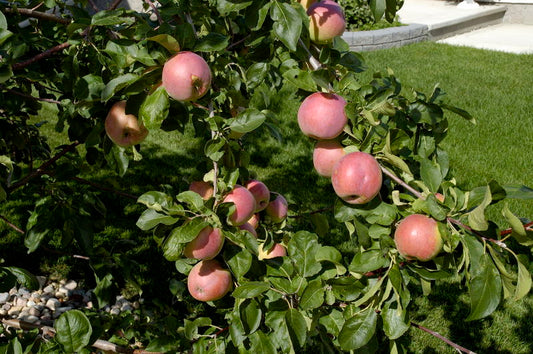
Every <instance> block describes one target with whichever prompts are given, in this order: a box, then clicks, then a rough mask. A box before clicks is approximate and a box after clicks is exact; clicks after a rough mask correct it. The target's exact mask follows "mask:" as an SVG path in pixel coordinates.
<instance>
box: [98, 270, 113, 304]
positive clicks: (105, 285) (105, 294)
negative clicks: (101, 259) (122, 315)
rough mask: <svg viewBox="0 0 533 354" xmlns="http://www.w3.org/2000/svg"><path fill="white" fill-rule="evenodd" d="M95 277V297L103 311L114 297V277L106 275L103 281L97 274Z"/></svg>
mask: <svg viewBox="0 0 533 354" xmlns="http://www.w3.org/2000/svg"><path fill="white" fill-rule="evenodd" d="M94 276H95V278H96V287H95V288H94V295H95V296H96V300H97V302H98V308H100V309H101V308H102V307H104V306H105V305H108V304H109V303H110V301H111V297H112V295H113V293H112V288H113V275H112V274H106V275H105V276H104V277H103V278H102V279H100V278H98V276H97V275H96V274H95V275H94Z"/></svg>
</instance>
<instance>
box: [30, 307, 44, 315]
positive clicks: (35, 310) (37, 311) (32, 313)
mask: <svg viewBox="0 0 533 354" xmlns="http://www.w3.org/2000/svg"><path fill="white" fill-rule="evenodd" d="M28 314H29V315H31V316H40V315H41V311H39V310H38V309H37V308H36V307H32V308H31V309H29V310H28Z"/></svg>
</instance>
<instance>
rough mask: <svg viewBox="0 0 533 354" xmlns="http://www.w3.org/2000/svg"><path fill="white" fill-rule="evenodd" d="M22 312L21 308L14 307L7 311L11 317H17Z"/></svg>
mask: <svg viewBox="0 0 533 354" xmlns="http://www.w3.org/2000/svg"><path fill="white" fill-rule="evenodd" d="M21 310H22V308H21V307H18V306H13V307H12V308H10V309H9V311H7V314H8V315H9V316H13V317H17V316H18V315H19V314H20V311H21Z"/></svg>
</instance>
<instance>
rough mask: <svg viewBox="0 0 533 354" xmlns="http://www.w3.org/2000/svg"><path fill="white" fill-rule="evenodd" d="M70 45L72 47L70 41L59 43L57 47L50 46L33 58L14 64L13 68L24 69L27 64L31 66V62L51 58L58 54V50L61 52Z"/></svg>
mask: <svg viewBox="0 0 533 354" xmlns="http://www.w3.org/2000/svg"><path fill="white" fill-rule="evenodd" d="M68 47H70V43H68V42H65V43H61V44H58V45H56V46H55V47H52V48H50V49H48V50H45V51H44V52H42V53H40V54H37V55H36V56H34V57H33V58H30V59H28V60H25V61H23V62H20V63H16V64H13V66H12V69H13V70H20V69H24V68H25V67H27V66H29V65H31V64H33V63H35V62H37V61H39V60H41V59H46V58H49V57H51V56H52V55H54V54H56V53H57V52H60V51H62V50H63V49H66V48H68Z"/></svg>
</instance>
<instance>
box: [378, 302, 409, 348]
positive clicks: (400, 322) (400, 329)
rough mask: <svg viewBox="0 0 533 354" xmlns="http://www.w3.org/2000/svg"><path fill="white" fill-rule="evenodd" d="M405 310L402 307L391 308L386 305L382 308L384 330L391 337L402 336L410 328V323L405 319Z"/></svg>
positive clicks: (392, 338)
mask: <svg viewBox="0 0 533 354" xmlns="http://www.w3.org/2000/svg"><path fill="white" fill-rule="evenodd" d="M405 315H406V312H405V310H403V309H401V308H397V309H396V308H390V306H385V307H383V308H382V309H381V318H382V320H383V331H384V332H385V335H386V336H387V337H389V339H391V340H394V339H397V338H400V337H401V336H402V335H403V334H404V333H405V332H407V330H408V329H409V323H408V322H407V323H406V321H405Z"/></svg>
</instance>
